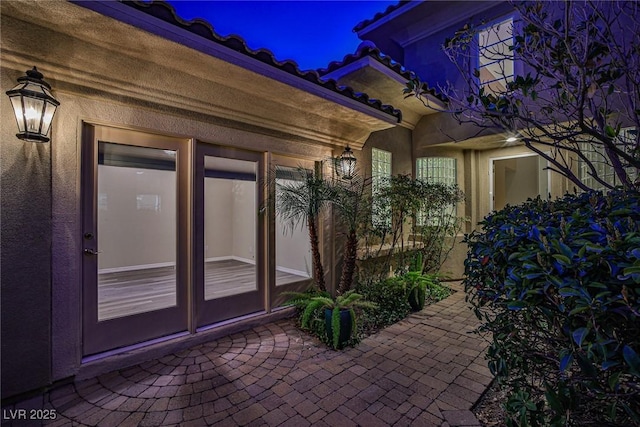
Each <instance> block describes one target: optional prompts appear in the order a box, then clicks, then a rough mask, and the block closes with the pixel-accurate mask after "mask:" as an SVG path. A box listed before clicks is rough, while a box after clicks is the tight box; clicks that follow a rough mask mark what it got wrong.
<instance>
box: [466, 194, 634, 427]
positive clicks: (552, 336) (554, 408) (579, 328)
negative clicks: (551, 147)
mask: <svg viewBox="0 0 640 427" xmlns="http://www.w3.org/2000/svg"><path fill="white" fill-rule="evenodd" d="M639 202H640V194H639V193H638V192H631V191H629V192H623V191H619V190H614V191H612V192H610V193H608V194H606V195H603V194H602V193H599V192H588V193H582V194H579V195H567V196H565V197H564V198H562V199H559V200H556V201H553V202H546V201H542V200H540V199H539V198H538V199H536V200H529V201H527V202H526V203H524V204H522V205H520V206H507V207H506V208H505V209H503V210H501V211H499V212H495V213H492V214H491V215H489V216H488V217H486V218H485V220H484V221H483V222H482V223H481V225H482V230H481V231H475V232H473V233H471V234H470V235H468V236H467V237H466V242H467V243H468V244H469V253H468V257H467V260H466V261H465V270H466V279H465V290H466V292H467V298H468V299H469V300H470V301H471V303H472V304H473V306H474V310H475V312H476V314H477V316H478V317H479V318H480V319H481V320H482V321H483V324H482V326H481V327H480V328H479V331H480V332H488V333H490V338H491V343H490V347H489V350H488V359H489V368H490V369H491V372H492V373H493V374H494V375H496V377H497V379H498V381H499V384H502V385H503V386H505V387H509V388H510V389H511V390H512V394H511V397H510V398H509V401H508V402H506V405H505V406H506V410H507V412H508V414H509V417H510V419H509V425H520V426H525V425H558V426H559V425H587V424H596V423H597V424H603V423H604V424H614V425H638V424H640V415H639V414H640V357H639V356H638V352H640V205H639Z"/></svg>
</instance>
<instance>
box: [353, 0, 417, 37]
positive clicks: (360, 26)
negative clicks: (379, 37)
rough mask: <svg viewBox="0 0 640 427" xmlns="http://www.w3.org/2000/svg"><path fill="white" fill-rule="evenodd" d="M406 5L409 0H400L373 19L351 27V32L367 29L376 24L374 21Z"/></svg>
mask: <svg viewBox="0 0 640 427" xmlns="http://www.w3.org/2000/svg"><path fill="white" fill-rule="evenodd" d="M407 3H410V1H409V0H402V1H399V2H398V3H397V4H392V5H391V6H389V7H387V8H386V9H385V10H384V12H378V13H376V14H375V15H374V16H373V18H371V19H365V20H364V21H362V22H360V23H358V24H357V25H356V26H355V27H353V31H354V32H356V33H357V32H358V31H360V30H362V29H363V28H365V27H368V26H369V25H371V24H373V23H374V22H376V21H378V20H380V19H382V18H384V17H385V16H387V15H389V14H390V13H391V12H393V11H394V10H398V9H400V8H401V7H402V6H404V5H405V4H407Z"/></svg>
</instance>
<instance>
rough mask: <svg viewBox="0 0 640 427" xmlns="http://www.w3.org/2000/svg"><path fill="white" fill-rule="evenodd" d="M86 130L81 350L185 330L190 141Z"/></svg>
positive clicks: (101, 348) (112, 346)
mask: <svg viewBox="0 0 640 427" xmlns="http://www.w3.org/2000/svg"><path fill="white" fill-rule="evenodd" d="M83 132H84V135H83V162H82V169H83V205H84V206H83V207H84V214H83V237H82V239H83V256H82V257H83V354H84V355H85V356H88V355H92V354H96V353H101V352H104V351H107V350H112V349H115V348H119V347H125V346H129V345H132V344H136V343H140V342H144V341H149V340H153V339H155V338H160V337H164V336H168V335H171V334H174V333H177V332H181V331H186V330H187V329H188V309H187V308H188V301H187V293H188V292H187V291H188V279H189V277H188V275H189V271H188V265H189V240H188V236H187V235H186V230H188V226H187V224H188V210H187V209H188V208H187V207H188V202H189V195H188V192H187V189H188V188H189V186H188V185H189V175H188V174H189V156H188V146H189V141H188V140H180V139H176V138H168V137H161V136H156V135H150V134H145V133H141V132H134V131H125V130H120V129H115V128H107V127H99V126H91V125H84V129H83Z"/></svg>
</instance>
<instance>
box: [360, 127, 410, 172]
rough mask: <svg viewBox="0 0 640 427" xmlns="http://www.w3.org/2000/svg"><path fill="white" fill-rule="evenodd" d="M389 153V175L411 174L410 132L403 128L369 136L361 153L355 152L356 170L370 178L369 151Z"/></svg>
mask: <svg viewBox="0 0 640 427" xmlns="http://www.w3.org/2000/svg"><path fill="white" fill-rule="evenodd" d="M372 148H378V149H380V150H385V151H390V152H392V155H391V174H392V175H399V174H404V175H406V174H408V175H411V174H412V172H413V160H412V158H411V130H409V129H406V128H403V127H400V126H398V127H395V128H392V129H387V130H382V131H378V132H374V133H372V134H371V135H370V136H369V139H367V142H366V143H365V145H364V147H363V148H362V151H359V152H356V153H355V156H356V158H357V159H358V163H357V165H358V169H359V170H360V171H361V173H363V174H364V175H365V176H371V149H372Z"/></svg>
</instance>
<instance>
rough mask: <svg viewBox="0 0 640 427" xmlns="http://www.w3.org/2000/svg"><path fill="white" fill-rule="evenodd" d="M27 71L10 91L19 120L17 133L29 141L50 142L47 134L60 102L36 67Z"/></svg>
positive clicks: (12, 104) (14, 110) (8, 92)
mask: <svg viewBox="0 0 640 427" xmlns="http://www.w3.org/2000/svg"><path fill="white" fill-rule="evenodd" d="M26 74H27V75H26V76H22V77H19V78H18V85H17V86H16V87H14V88H13V89H11V90H8V91H7V92H6V93H7V95H9V100H10V101H11V106H12V107H13V113H14V114H15V116H16V122H17V124H18V133H17V134H16V136H17V137H18V138H20V139H23V140H25V141H31V142H48V141H49V138H48V137H47V135H48V134H49V129H51V122H52V121H53V115H54V114H55V113H56V108H58V106H59V105H60V102H58V100H57V99H56V98H55V97H54V96H53V95H52V94H51V86H50V85H49V83H47V82H45V81H44V80H43V75H42V73H40V72H39V71H38V70H37V69H36V67H33V69H32V70H28V71H27V73H26Z"/></svg>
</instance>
